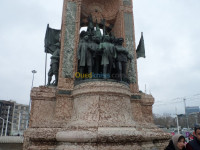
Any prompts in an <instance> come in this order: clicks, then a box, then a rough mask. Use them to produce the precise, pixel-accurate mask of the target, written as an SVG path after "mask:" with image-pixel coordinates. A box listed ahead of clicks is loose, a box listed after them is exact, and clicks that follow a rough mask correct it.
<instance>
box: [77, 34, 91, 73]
mask: <svg viewBox="0 0 200 150" xmlns="http://www.w3.org/2000/svg"><path fill="white" fill-rule="evenodd" d="M78 61H79V67H80V73H81V74H83V73H91V72H92V52H91V50H90V48H89V37H88V35H85V36H84V37H83V39H82V41H81V42H79V48H78ZM86 67H87V68H86ZM86 69H87V72H85V70H86Z"/></svg>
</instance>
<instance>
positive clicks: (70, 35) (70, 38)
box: [62, 2, 77, 78]
mask: <svg viewBox="0 0 200 150" xmlns="http://www.w3.org/2000/svg"><path fill="white" fill-rule="evenodd" d="M65 9H67V10H66V13H67V14H66V26H65V27H64V28H65V41H64V53H63V55H64V56H63V62H62V63H63V65H62V76H63V77H64V78H73V68H74V64H73V62H74V60H73V59H74V48H75V33H76V30H75V29H76V10H77V4H76V2H68V3H67V8H65Z"/></svg>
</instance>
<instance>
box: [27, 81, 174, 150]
mask: <svg viewBox="0 0 200 150" xmlns="http://www.w3.org/2000/svg"><path fill="white" fill-rule="evenodd" d="M31 98H32V109H31V117H30V127H29V128H28V130H27V131H26V132H25V141H24V150H26V149H30V150H43V149H49V150H51V149H52V150H53V149H56V150H163V149H164V147H165V146H166V144H167V143H168V139H169V137H170V135H169V134H166V133H164V132H163V131H162V130H160V129H158V128H157V127H156V126H155V125H154V124H153V119H152V105H153V103H154V99H153V97H152V96H151V95H145V94H143V93H131V91H130V88H129V85H127V84H125V83H119V82H112V81H92V82H85V83H81V84H78V85H75V87H74V90H72V91H63V90H59V89H56V88H51V87H39V88H33V90H32V92H31Z"/></svg>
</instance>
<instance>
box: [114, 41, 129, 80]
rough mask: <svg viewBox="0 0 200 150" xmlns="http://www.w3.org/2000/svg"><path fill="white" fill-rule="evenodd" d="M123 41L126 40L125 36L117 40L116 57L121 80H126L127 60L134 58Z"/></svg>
mask: <svg viewBox="0 0 200 150" xmlns="http://www.w3.org/2000/svg"><path fill="white" fill-rule="evenodd" d="M123 42H124V39H123V38H118V39H117V40H116V45H115V49H116V52H117V58H116V61H117V70H118V75H119V80H120V81H122V80H123V81H125V80H126V75H127V73H126V68H127V62H128V59H130V60H131V59H132V56H131V55H130V54H129V52H128V51H127V49H126V48H125V47H123V46H122V44H123Z"/></svg>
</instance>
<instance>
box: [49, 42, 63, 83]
mask: <svg viewBox="0 0 200 150" xmlns="http://www.w3.org/2000/svg"><path fill="white" fill-rule="evenodd" d="M54 46H55V47H56V50H55V51H54V52H53V55H52V56H51V63H50V69H49V72H48V84H47V85H48V86H50V85H51V80H52V76H53V75H55V82H54V83H53V84H52V85H53V86H57V85H58V70H59V61H60V42H57V43H56V44H54Z"/></svg>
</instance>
